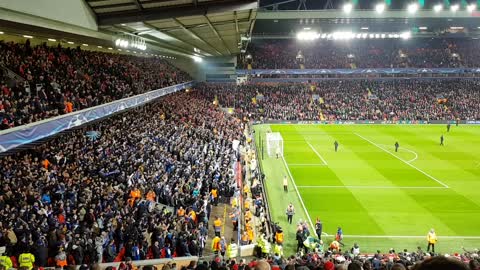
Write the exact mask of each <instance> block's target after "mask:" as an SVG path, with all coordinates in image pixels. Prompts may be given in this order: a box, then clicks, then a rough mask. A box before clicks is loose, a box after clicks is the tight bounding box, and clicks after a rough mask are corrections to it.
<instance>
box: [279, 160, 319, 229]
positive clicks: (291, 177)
mask: <svg viewBox="0 0 480 270" xmlns="http://www.w3.org/2000/svg"><path fill="white" fill-rule="evenodd" d="M282 160H283V164H284V165H285V168H286V169H287V172H288V176H290V179H291V180H292V183H293V188H295V191H296V192H297V196H298V199H299V200H300V203H301V204H302V207H303V211H305V214H306V215H307V218H308V222H309V223H310V228H315V226H313V222H312V219H311V218H310V214H309V213H308V211H307V207H305V203H303V199H302V196H300V192H298V188H297V184H296V183H295V179H293V176H292V173H291V172H290V169H289V168H288V164H287V162H286V161H285V158H284V157H283V156H282Z"/></svg>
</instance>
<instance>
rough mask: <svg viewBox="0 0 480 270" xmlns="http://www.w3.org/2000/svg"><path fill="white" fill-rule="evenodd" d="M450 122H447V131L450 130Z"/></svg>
mask: <svg viewBox="0 0 480 270" xmlns="http://www.w3.org/2000/svg"><path fill="white" fill-rule="evenodd" d="M450 126H451V125H450V123H448V124H447V132H450Z"/></svg>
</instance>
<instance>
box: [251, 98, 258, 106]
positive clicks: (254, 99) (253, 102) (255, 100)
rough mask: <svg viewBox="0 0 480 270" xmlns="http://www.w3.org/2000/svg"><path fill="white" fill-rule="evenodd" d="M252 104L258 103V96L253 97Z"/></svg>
mask: <svg viewBox="0 0 480 270" xmlns="http://www.w3.org/2000/svg"><path fill="white" fill-rule="evenodd" d="M252 104H253V105H257V98H256V97H253V98H252Z"/></svg>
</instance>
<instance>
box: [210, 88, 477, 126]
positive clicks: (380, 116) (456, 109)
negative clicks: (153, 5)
mask: <svg viewBox="0 0 480 270" xmlns="http://www.w3.org/2000/svg"><path fill="white" fill-rule="evenodd" d="M200 88H201V89H202V91H203V92H204V94H205V95H206V96H207V97H208V98H210V99H212V100H213V99H214V98H215V96H216V97H217V99H218V102H219V104H220V105H221V106H222V107H234V108H235V112H236V113H237V115H238V116H240V117H241V118H244V117H246V118H248V119H254V120H262V119H263V120H322V118H323V120H455V119H462V120H478V119H480V81H478V80H461V79H452V80H390V81H374V80H343V81H342V80H332V81H322V82H318V83H315V84H313V85H312V84H302V83H297V84H267V83H265V84H245V85H240V86H237V85H233V84H204V85H202V86H200ZM312 89H313V90H312Z"/></svg>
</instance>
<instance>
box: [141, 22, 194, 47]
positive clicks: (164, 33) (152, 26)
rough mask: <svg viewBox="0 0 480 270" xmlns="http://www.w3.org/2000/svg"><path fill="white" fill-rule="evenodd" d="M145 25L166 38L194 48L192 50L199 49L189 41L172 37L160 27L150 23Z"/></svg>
mask: <svg viewBox="0 0 480 270" xmlns="http://www.w3.org/2000/svg"><path fill="white" fill-rule="evenodd" d="M143 24H144V25H146V26H148V27H150V28H152V29H155V30H156V31H158V32H160V33H162V34H163V35H166V36H168V37H170V38H172V39H175V40H178V41H180V42H182V43H183V44H185V45H188V46H189V47H192V48H196V47H197V46H195V45H193V44H191V43H189V42H187V41H185V40H182V39H180V38H178V37H176V36H174V35H172V34H169V33H166V32H163V31H161V30H160V29H159V28H158V27H156V26H154V25H152V24H150V23H148V22H143ZM166 42H168V41H166ZM171 45H173V46H175V45H174V44H171ZM191 53H193V49H192V52H191Z"/></svg>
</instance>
